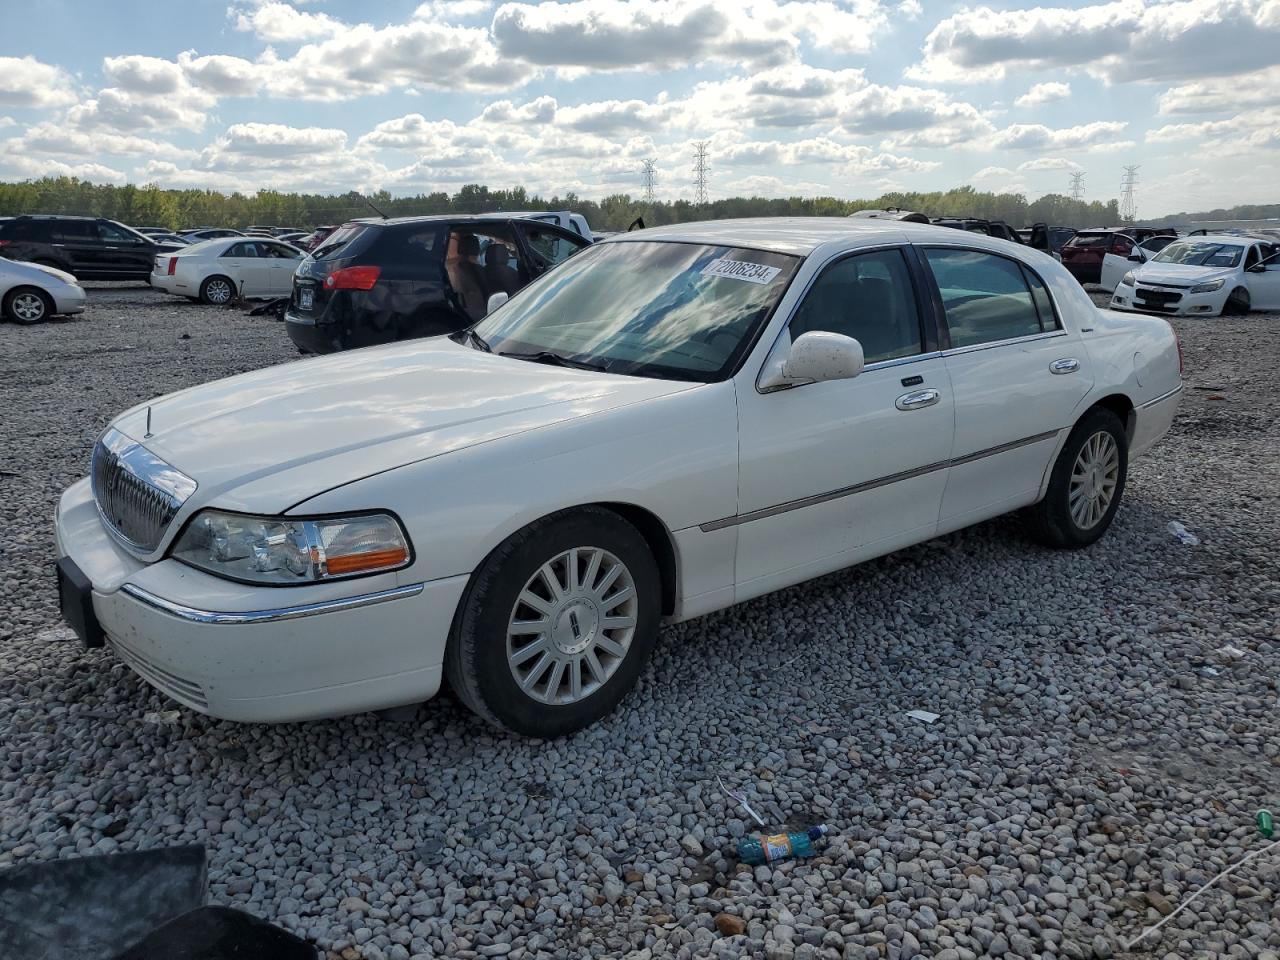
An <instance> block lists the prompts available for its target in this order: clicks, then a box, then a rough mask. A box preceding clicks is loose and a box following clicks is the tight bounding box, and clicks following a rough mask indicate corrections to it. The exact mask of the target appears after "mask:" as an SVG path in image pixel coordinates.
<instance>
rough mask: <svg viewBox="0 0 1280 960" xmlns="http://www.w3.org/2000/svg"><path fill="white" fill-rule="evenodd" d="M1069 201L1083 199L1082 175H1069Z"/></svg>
mask: <svg viewBox="0 0 1280 960" xmlns="http://www.w3.org/2000/svg"><path fill="white" fill-rule="evenodd" d="M1071 199H1072V200H1083V199H1084V173H1083V172H1080V173H1073V174H1072V175H1071Z"/></svg>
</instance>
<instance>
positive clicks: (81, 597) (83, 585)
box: [54, 557, 106, 649]
mask: <svg viewBox="0 0 1280 960" xmlns="http://www.w3.org/2000/svg"><path fill="white" fill-rule="evenodd" d="M54 571H55V575H56V576H57V580H58V609H59V610H60V611H61V613H62V619H63V620H65V621H66V622H67V626H69V627H70V628H71V629H72V630H73V631H74V632H75V635H76V636H77V637H79V638H80V642H81V643H82V644H83V645H84V646H85V648H86V649H88V648H90V647H101V646H102V645H103V644H104V642H105V639H106V635H105V634H104V633H103V632H102V626H101V625H100V624H99V623H98V615H97V614H96V613H94V611H93V584H92V583H90V582H89V578H88V577H86V576H85V575H84V571H82V570H81V569H80V568H79V567H77V566H76V564H75V561H74V560H72V559H71V558H70V557H61V558H59V560H58V562H57V564H56V565H55V566H54Z"/></svg>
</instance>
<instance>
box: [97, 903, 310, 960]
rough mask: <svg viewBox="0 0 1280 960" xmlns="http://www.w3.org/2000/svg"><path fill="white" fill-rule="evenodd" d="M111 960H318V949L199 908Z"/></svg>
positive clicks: (218, 910) (261, 923)
mask: <svg viewBox="0 0 1280 960" xmlns="http://www.w3.org/2000/svg"><path fill="white" fill-rule="evenodd" d="M115 960H316V948H315V947H313V946H312V945H311V944H309V943H307V941H305V940H302V939H300V938H298V937H295V936H294V935H293V934H291V933H288V932H286V931H284V930H281V929H280V928H279V927H275V926H272V925H271V924H269V923H267V922H266V921H265V920H259V919H258V918H257V917H255V916H253V915H252V914H248V913H244V912H242V911H240V910H233V909H231V908H230V907H200V908H199V909H198V910H192V911H191V912H190V913H185V914H183V915H182V916H180V917H176V918H174V919H173V920H170V921H169V922H168V923H166V924H165V925H164V926H163V927H161V928H160V929H158V930H153V931H152V932H151V933H149V934H148V935H147V936H146V937H144V938H143V939H142V940H140V941H139V942H138V943H135V944H134V945H133V946H132V947H130V948H129V949H128V950H126V951H125V952H124V953H121V954H119V955H118V956H116V957H115Z"/></svg>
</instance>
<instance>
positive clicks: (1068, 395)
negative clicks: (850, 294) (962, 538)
mask: <svg viewBox="0 0 1280 960" xmlns="http://www.w3.org/2000/svg"><path fill="white" fill-rule="evenodd" d="M921 252H922V253H923V254H924V258H925V261H926V262H927V263H928V265H929V269H930V273H931V276H932V278H933V281H934V283H935V285H936V290H937V293H938V295H939V297H940V298H941V303H942V308H943V314H944V319H945V334H946V336H947V338H948V341H949V343H948V344H947V346H946V349H945V350H944V351H943V356H944V358H945V360H946V368H947V373H948V375H949V377H950V380H951V389H952V391H953V393H954V394H955V445H954V447H953V449H952V455H951V456H952V460H951V469H950V471H949V474H948V478H947V489H946V492H945V493H944V495H943V498H942V512H941V527H940V529H944V528H945V529H948V530H954V529H958V528H960V527H963V526H968V525H969V524H971V523H976V522H977V521H979V520H982V519H985V518H986V517H992V516H996V515H998V514H1001V513H1005V512H1007V511H1009V510H1013V509H1015V508H1016V507H1019V506H1024V505H1026V504H1029V503H1032V502H1034V500H1035V498H1036V497H1037V496H1038V494H1039V490H1040V481H1041V479H1042V478H1043V476H1044V471H1045V469H1046V468H1047V467H1048V464H1049V458H1050V457H1051V456H1052V454H1053V451H1054V450H1055V449H1056V446H1057V439H1058V434H1059V432H1060V431H1061V430H1063V429H1065V428H1067V427H1069V426H1070V425H1071V420H1072V415H1073V411H1074V410H1075V407H1076V405H1077V404H1078V403H1079V402H1080V400H1081V399H1083V398H1084V396H1085V394H1086V393H1087V392H1088V391H1089V388H1090V386H1091V385H1092V382H1093V374H1092V371H1091V368H1090V364H1089V355H1088V353H1086V352H1085V351H1084V349H1083V347H1082V346H1081V344H1080V342H1079V335H1078V334H1076V333H1075V332H1074V331H1069V330H1067V329H1065V328H1064V326H1063V324H1062V322H1061V320H1060V319H1059V317H1058V314H1057V312H1056V310H1055V308H1054V305H1053V301H1052V298H1051V297H1050V295H1049V292H1048V288H1047V287H1046V285H1045V284H1044V281H1043V280H1041V279H1040V277H1039V276H1038V275H1037V274H1036V273H1035V272H1034V271H1032V270H1030V269H1029V268H1027V267H1026V266H1024V265H1022V264H1021V263H1020V262H1019V261H1018V260H1016V259H1014V258H1012V257H1004V256H1000V255H998V254H994V253H990V252H988V251H983V250H976V249H966V248H961V247H951V246H946V247H944V246H928V247H924V248H922V251H921Z"/></svg>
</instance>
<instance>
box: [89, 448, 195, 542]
mask: <svg viewBox="0 0 1280 960" xmlns="http://www.w3.org/2000/svg"><path fill="white" fill-rule="evenodd" d="M90 475H91V478H92V480H91V482H92V484H93V498H94V500H95V501H96V502H97V504H98V512H99V513H100V514H101V515H102V519H103V521H104V522H105V524H106V526H107V529H109V530H110V531H111V532H112V534H114V535H115V537H116V538H117V539H118V540H121V541H122V542H123V543H124V544H125V545H126V546H127V547H129V548H131V549H132V550H133V551H135V552H139V553H150V552H151V551H153V550H155V549H156V547H158V546H159V545H160V540H161V538H162V537H163V536H164V532H165V530H166V529H168V527H169V524H170V523H171V522H172V521H173V518H174V516H175V515H176V514H177V512H178V510H179V509H180V508H181V507H182V505H183V504H184V503H185V502H186V500H187V498H188V497H189V496H191V494H192V493H194V492H195V489H196V482H195V481H194V480H192V479H191V478H190V477H188V476H186V475H185V474H183V473H180V472H179V471H177V470H175V469H174V468H173V467H171V466H170V465H169V464H167V463H165V462H164V461H163V460H161V459H160V458H159V457H157V456H156V455H155V454H153V453H152V452H151V451H149V450H148V449H146V447H144V446H142V445H141V444H139V443H135V442H134V441H133V440H130V439H129V438H128V437H126V436H125V435H124V434H123V433H121V432H120V431H118V430H116V429H114V428H113V429H110V430H108V431H107V432H106V433H105V434H103V437H102V439H101V440H99V441H98V443H97V444H96V445H95V446H94V448H93V462H92V465H91V469H90Z"/></svg>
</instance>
